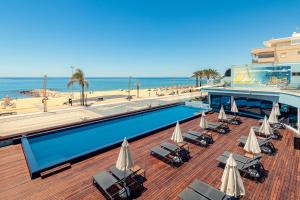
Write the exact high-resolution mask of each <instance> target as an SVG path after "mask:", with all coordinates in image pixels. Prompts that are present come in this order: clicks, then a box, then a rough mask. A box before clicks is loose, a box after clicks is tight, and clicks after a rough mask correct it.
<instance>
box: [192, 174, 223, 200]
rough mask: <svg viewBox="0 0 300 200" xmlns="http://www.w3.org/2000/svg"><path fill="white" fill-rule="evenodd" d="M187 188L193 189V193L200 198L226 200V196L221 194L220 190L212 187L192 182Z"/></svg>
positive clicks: (200, 182) (197, 181) (198, 181)
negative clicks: (200, 196)
mask: <svg viewBox="0 0 300 200" xmlns="http://www.w3.org/2000/svg"><path fill="white" fill-rule="evenodd" d="M189 188H191V189H193V190H194V191H196V192H198V193H199V194H201V195H202V196H204V197H206V198H207V199H211V200H224V199H227V198H228V196H227V195H226V194H225V193H223V192H221V191H220V190H217V189H215V188H214V187H212V186H210V185H208V184H206V183H204V182H202V181H200V180H197V179H196V180H194V181H193V182H192V183H191V184H190V185H189Z"/></svg>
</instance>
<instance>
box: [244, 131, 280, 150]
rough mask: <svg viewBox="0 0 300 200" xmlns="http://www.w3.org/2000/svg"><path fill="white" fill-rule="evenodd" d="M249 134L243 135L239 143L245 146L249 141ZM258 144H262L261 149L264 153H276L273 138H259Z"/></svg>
mask: <svg viewBox="0 0 300 200" xmlns="http://www.w3.org/2000/svg"><path fill="white" fill-rule="evenodd" d="M247 138H248V137H247V136H244V135H243V136H241V137H240V139H239V144H240V145H241V146H245V144H246V142H247ZM257 141H258V144H259V146H260V149H261V151H262V152H263V153H266V154H274V153H275V152H276V149H275V147H274V145H273V144H272V142H271V141H272V138H271V137H268V138H257Z"/></svg>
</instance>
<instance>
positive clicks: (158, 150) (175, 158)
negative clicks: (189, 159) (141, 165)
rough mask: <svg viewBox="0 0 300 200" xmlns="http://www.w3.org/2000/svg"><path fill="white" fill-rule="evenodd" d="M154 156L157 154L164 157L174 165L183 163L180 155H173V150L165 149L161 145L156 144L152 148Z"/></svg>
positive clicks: (151, 152)
mask: <svg viewBox="0 0 300 200" xmlns="http://www.w3.org/2000/svg"><path fill="white" fill-rule="evenodd" d="M150 154H151V155H152V156H157V157H159V158H161V159H163V160H164V161H165V162H166V163H168V164H171V165H172V166H178V165H180V164H181V163H182V161H181V159H180V158H179V157H178V156H172V155H171V154H172V152H170V151H168V150H166V149H163V148H162V147H160V146H155V147H153V148H152V149H151V150H150Z"/></svg>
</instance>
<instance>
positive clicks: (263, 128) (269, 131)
mask: <svg viewBox="0 0 300 200" xmlns="http://www.w3.org/2000/svg"><path fill="white" fill-rule="evenodd" d="M259 132H260V133H263V134H265V135H266V136H269V135H271V134H272V129H271V127H270V124H269V122H268V118H267V116H265V118H264V121H263V123H262V125H261V126H260V128H259Z"/></svg>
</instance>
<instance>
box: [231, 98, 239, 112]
mask: <svg viewBox="0 0 300 200" xmlns="http://www.w3.org/2000/svg"><path fill="white" fill-rule="evenodd" d="M231 112H233V113H238V112H239V110H238V108H237V106H236V103H235V101H233V104H232V106H231Z"/></svg>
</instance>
